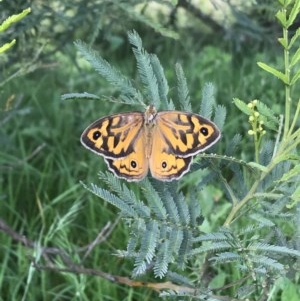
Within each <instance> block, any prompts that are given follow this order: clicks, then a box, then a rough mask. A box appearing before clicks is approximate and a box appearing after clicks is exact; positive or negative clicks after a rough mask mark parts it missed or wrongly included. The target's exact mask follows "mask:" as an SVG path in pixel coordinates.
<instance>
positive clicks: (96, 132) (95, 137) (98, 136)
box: [93, 131, 101, 140]
mask: <svg viewBox="0 0 300 301" xmlns="http://www.w3.org/2000/svg"><path fill="white" fill-rule="evenodd" d="M100 137H101V133H100V131H95V132H94V133H93V139H94V140H98V139H99V138H100Z"/></svg>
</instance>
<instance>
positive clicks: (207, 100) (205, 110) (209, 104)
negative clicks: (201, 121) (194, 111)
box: [200, 83, 216, 119]
mask: <svg viewBox="0 0 300 301" xmlns="http://www.w3.org/2000/svg"><path fill="white" fill-rule="evenodd" d="M215 94H216V89H215V86H214V85H213V84H212V83H205V84H204V86H203V88H202V99H201V108H200V115H202V116H204V117H206V118H208V119H211V116H212V112H213V106H214V105H215V97H216V96H215Z"/></svg>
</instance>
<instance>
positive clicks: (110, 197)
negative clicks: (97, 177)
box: [83, 184, 137, 218]
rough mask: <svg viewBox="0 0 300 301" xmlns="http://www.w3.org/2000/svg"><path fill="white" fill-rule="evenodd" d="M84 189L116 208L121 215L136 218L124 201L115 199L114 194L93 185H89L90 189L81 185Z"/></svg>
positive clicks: (132, 210) (133, 211) (135, 214)
mask: <svg viewBox="0 0 300 301" xmlns="http://www.w3.org/2000/svg"><path fill="white" fill-rule="evenodd" d="M83 186H84V188H85V189H87V190H89V191H90V192H92V193H93V194H95V195H96V196H98V197H100V198H101V199H104V200H105V201H106V202H108V203H110V204H112V205H113V206H115V207H117V208H118V209H119V210H121V212H122V214H124V215H125V216H130V217H132V218H133V217H137V213H136V212H135V210H134V209H133V208H132V207H130V206H128V205H127V204H126V203H125V202H124V200H122V199H120V198H119V197H117V196H116V195H115V194H112V193H111V192H109V191H108V190H105V189H103V188H101V187H98V186H97V185H95V184H91V186H90V187H88V186H87V185H85V184H83Z"/></svg>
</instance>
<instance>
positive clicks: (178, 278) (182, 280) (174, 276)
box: [167, 271, 193, 286]
mask: <svg viewBox="0 0 300 301" xmlns="http://www.w3.org/2000/svg"><path fill="white" fill-rule="evenodd" d="M167 276H168V278H169V279H170V280H171V281H172V282H174V283H179V284H182V285H185V286H193V284H192V282H191V280H190V279H189V278H187V277H185V276H184V275H181V274H178V273H176V272H172V271H168V274H167Z"/></svg>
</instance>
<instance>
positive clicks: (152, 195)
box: [141, 179, 167, 220]
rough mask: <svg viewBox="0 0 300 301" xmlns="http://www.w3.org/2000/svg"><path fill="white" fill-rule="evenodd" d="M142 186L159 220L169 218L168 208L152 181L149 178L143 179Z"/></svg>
mask: <svg viewBox="0 0 300 301" xmlns="http://www.w3.org/2000/svg"><path fill="white" fill-rule="evenodd" d="M141 187H142V192H143V195H144V196H145V198H146V200H147V202H148V205H149V207H150V208H151V211H152V212H153V213H154V215H155V217H156V218H157V219H159V220H165V219H166V218H167V212H166V208H165V206H164V204H163V202H162V199H161V198H160V196H159V194H158V193H157V191H156V190H155V189H154V187H153V186H152V184H151V183H150V181H149V180H148V179H145V180H143V181H142V182H141Z"/></svg>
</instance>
